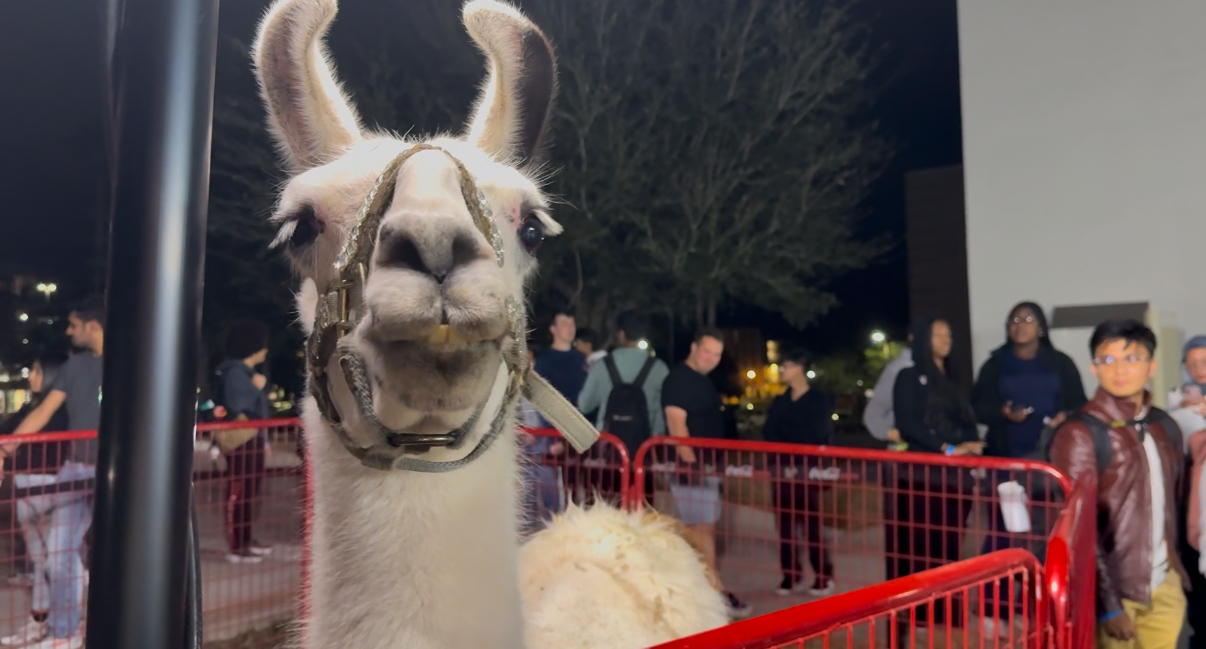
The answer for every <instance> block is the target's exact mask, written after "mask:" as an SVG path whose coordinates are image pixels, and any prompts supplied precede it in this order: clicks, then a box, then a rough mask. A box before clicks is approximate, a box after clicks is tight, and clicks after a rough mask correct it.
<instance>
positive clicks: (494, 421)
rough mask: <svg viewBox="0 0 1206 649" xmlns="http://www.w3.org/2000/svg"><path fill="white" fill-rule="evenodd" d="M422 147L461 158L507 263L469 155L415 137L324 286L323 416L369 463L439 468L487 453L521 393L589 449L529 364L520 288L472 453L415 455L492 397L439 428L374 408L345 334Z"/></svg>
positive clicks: (467, 190) (314, 344) (478, 221)
mask: <svg viewBox="0 0 1206 649" xmlns="http://www.w3.org/2000/svg"><path fill="white" fill-rule="evenodd" d="M420 151H439V152H441V153H443V154H444V155H446V156H448V158H449V159H450V160H451V161H452V163H453V164H454V165H455V166H456V168H457V172H458V175H459V180H460V188H461V195H462V197H463V199H464V201H465V205H466V207H468V209H469V213H470V215H471V216H472V218H473V222H474V225H475V226H476V227H477V228H478V230H479V231H480V232H481V233H482V235H483V236H485V238H486V241H488V242H489V243H490V247H491V248H492V249H493V250H494V256H495V259H496V261H497V262H498V265H499V267H502V266H503V264H504V256H503V240H502V236H501V235H500V233H499V230H498V224H497V223H496V222H495V221H494V214H493V212H492V211H491V209H490V204H489V203H488V202H487V200H486V196H485V194H484V193H483V192H482V191H481V189H480V188H479V187H478V186H477V183H476V182H475V181H474V179H473V175H472V174H470V173H469V170H468V169H466V168H465V165H464V163H462V162H461V161H460V160H458V159H457V158H456V157H455V156H453V155H452V154H451V153H449V152H448V151H447V150H445V149H442V148H440V147H437V146H433V145H430V144H416V145H414V146H412V147H411V148H409V149H407V150H406V151H404V152H403V153H401V154H399V155H398V156H397V157H395V158H394V159H393V160H391V161H390V163H389V164H388V165H386V167H385V169H384V170H383V171H382V173H381V175H380V176H378V178H377V181H376V182H375V183H374V184H373V188H372V189H371V190H370V191H369V194H368V196H367V197H366V198H365V201H364V205H363V206H362V207H361V209H360V212H359V214H358V215H357V218H356V224H355V225H354V226H353V228H352V231H351V232H350V233H349V234H348V236H347V239H346V240H345V241H344V243H343V247H342V248H341V249H340V252H339V256H338V257H337V258H336V261H335V272H336V279H335V280H334V281H333V282H332V283H331V285H330V286H328V287H326V290H325V291H324V292H323V293H322V295H321V296H320V298H319V302H318V308H317V309H316V313H315V322H314V329H313V331H312V333H311V334H310V337H309V338H308V339H307V340H306V363H307V367H308V371H309V375H310V381H309V392H310V394H311V396H313V397H314V400H315V402H316V404H317V405H318V410H319V413H320V415H321V416H322V420H323V423H325V424H326V425H327V426H328V427H330V428H331V430H332V431H334V432H335V435H336V437H337V438H338V439H339V441H340V443H341V444H343V446H344V448H345V449H347V451H348V452H349V453H351V454H352V455H353V456H354V457H356V458H357V459H359V460H360V462H361V464H363V465H364V466H366V467H369V468H372V469H379V470H390V469H397V470H404V471H419V472H425V473H441V472H446V471H451V470H454V469H457V468H460V467H462V466H465V465H466V464H468V463H470V462H472V461H473V460H475V459H477V458H478V457H480V456H481V455H482V454H483V453H485V452H486V451H487V450H488V449H489V448H490V446H491V445H492V444H493V443H494V441H495V440H496V439H497V438H498V437H499V435H500V434H501V433H502V431H503V430H504V429H505V428H506V426H507V423H508V421H509V420H510V419H511V415H512V414H513V413H514V410H515V404H516V401H517V400H518V398H519V396H520V394H521V393H522V394H524V395H525V396H527V397H528V399H529V400H530V401H531V402H532V404H533V406H535V407H536V408H537V410H539V411H540V412H541V413H542V414H544V415H545V417H546V418H547V419H549V421H551V422H552V423H553V424H554V425H556V426H557V427H558V428H560V429H561V430H562V431H563V433H564V434H565V435H566V438H567V440H568V441H569V442H570V444H571V445H573V446H574V448H575V449H576V450H578V451H579V452H583V451H585V450H586V449H587V448H589V447H590V446H591V444H593V443H594V441H595V440H596V439H597V438H598V435H599V434H598V432H597V431H596V430H595V429H594V427H593V426H591V425H590V422H588V421H586V419H585V418H584V417H583V416H582V415H581V414H580V413H578V411H577V409H575V408H573V406H571V405H570V404H569V403H568V402H567V401H565V398H564V397H562V396H561V395H560V393H558V392H557V391H556V390H555V389H553V388H552V387H551V386H550V385H549V384H548V383H547V382H546V381H544V380H543V379H541V378H540V377H539V376H537V375H536V374H534V373H532V372H531V368H530V367H529V366H528V364H527V355H526V340H525V337H524V336H523V330H524V323H525V313H524V311H523V309H522V308H521V306H520V304H521V302H520V300H519V298H518V297H517V296H508V297H507V300H506V310H507V334H506V335H505V336H504V337H503V342H502V350H501V351H502V356H503V362H504V364H505V367H506V372H507V386H506V391H505V392H504V394H503V397H502V401H501V403H499V405H498V410H497V411H496V412H495V413H494V414H493V417H492V418H491V422H490V427H489V429H488V430H487V431H486V433H485V434H484V435H483V436H482V438H481V440H480V441H478V443H477V445H476V446H475V447H474V448H473V450H472V451H470V452H469V454H468V455H466V456H465V457H463V458H461V459H459V460H453V461H447V462H436V461H431V460H423V459H420V458H417V457H414V456H415V455H418V454H422V453H425V452H427V451H429V450H430V449H432V448H434V447H444V448H449V449H457V448H460V447H461V446H462V445H463V444H464V443H465V441H466V439H467V438H468V436H469V435H470V434H471V433H472V432H473V429H474V428H475V427H476V426H477V425H478V423H479V422H480V421H481V418H482V417H483V416H484V415H485V409H486V406H487V405H488V402H489V400H490V399H489V397H487V398H486V399H485V400H484V401H483V402H482V403H480V404H478V406H477V407H476V409H475V410H474V412H473V414H472V416H470V417H469V420H468V421H466V422H465V423H464V424H463V425H461V426H460V427H459V428H457V429H456V430H452V431H449V432H447V433H441V434H417V433H410V432H406V431H396V430H392V429H390V428H388V427H387V426H385V425H384V424H382V423H381V421H380V420H379V419H378V418H377V417H376V415H374V414H373V391H372V382H371V381H370V380H369V377H368V372H367V370H366V368H365V364H364V359H363V358H361V357H360V355H359V353H358V352H357V351H356V350H355V349H354V348H353V347H352V346H351V345H348V344H344V343H342V341H343V339H344V337H345V336H346V335H347V333H348V332H350V331H352V330H353V329H354V328H355V327H356V324H357V323H358V322H359V320H360V318H361V317H363V306H362V305H361V300H362V296H363V292H364V287H365V284H366V283H367V281H368V276H369V272H370V268H371V263H370V262H371V260H372V256H373V250H374V248H375V247H376V242H377V231H378V229H379V228H380V225H381V218H382V216H383V214H384V212H385V209H386V207H387V206H388V205H389V203H390V199H391V198H392V196H393V190H394V185H395V182H396V180H397V177H398V171H399V169H401V167H402V165H403V164H405V163H406V161H407V160H409V159H410V158H411V157H412V156H414V155H415V154H416V153H418V152H420ZM336 354H338V357H337V358H338V364H339V367H340V370H341V371H340V372H339V373H338V374H334V373H333V372H331V371H330V368H331V360H332V358H336ZM333 379H342V380H343V381H344V382H345V384H346V386H347V388H348V390H349V391H350V392H351V394H352V397H353V401H354V403H355V406H356V409H357V411H358V414H359V416H360V421H361V422H362V423H363V426H361V427H360V428H361V430H358V432H359V433H361V434H362V435H367V436H368V438H369V445H368V446H363V445H361V444H360V443H358V442H357V441H356V440H354V439H353V438H352V436H351V435H350V434H349V432H348V430H347V428H346V427H345V422H344V418H343V417H341V416H340V413H339V410H338V408H337V407H336V405H335V401H334V399H333V398H332V397H331V381H332V380H333Z"/></svg>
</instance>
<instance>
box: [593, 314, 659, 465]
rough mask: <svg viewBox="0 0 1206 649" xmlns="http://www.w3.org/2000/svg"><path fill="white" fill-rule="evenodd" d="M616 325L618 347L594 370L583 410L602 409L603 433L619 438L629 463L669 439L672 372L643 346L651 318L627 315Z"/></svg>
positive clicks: (601, 423)
mask: <svg viewBox="0 0 1206 649" xmlns="http://www.w3.org/2000/svg"><path fill="white" fill-rule="evenodd" d="M616 325H617V329H618V331H617V332H616V341H617V343H618V347H617V349H615V350H614V351H612V352H610V353H609V354H607V355H606V356H604V357H603V358H602V359H600V360H599V362H596V363H595V364H594V365H593V366H592V367H591V368H590V374H589V375H588V376H587V377H586V383H585V384H584V385H583V386H582V392H581V393H579V395H578V410H580V411H582V412H591V411H593V410H595V409H596V408H597V409H598V411H599V415H598V418H597V419H596V426H597V427H598V429H599V430H601V431H605V432H608V433H611V434H612V435H615V436H616V437H618V438H620V441H622V442H623V443H624V447H625V448H626V449H628V455H629V457H630V458H635V457H636V452H637V449H638V448H640V446H641V444H643V443H644V442H645V440H647V439H649V438H650V437H652V436H654V435H664V434H665V433H666V420H665V418H664V417H663V416H662V382H663V381H665V380H666V376H667V375H668V374H669V373H670V370H669V369H668V368H667V367H666V364H665V363H664V362H662V361H661V360H660V359H657V358H654V356H653V354H651V353H650V352H649V351H648V350H647V349H644V348H642V347H641V345H640V343H641V342H642V341H644V340H645V339H646V337H647V336H648V335H649V318H648V316H646V315H645V314H643V313H640V312H638V311H625V312H624V313H621V314H620V317H619V318H618V319H617V320H616ZM647 346H648V344H647V343H646V347H647Z"/></svg>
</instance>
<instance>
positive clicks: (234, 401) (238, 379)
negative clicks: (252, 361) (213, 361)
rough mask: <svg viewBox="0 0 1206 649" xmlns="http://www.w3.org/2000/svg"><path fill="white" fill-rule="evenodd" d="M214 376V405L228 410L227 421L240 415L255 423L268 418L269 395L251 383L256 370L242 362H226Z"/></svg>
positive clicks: (223, 362) (219, 366)
mask: <svg viewBox="0 0 1206 649" xmlns="http://www.w3.org/2000/svg"><path fill="white" fill-rule="evenodd" d="M214 374H215V376H214V379H215V380H214V403H216V404H218V405H220V406H223V407H225V408H226V413H227V414H226V417H225V419H228V420H229V419H235V418H236V417H238V416H239V415H246V416H247V418H248V419H250V420H253V421H254V420H259V419H267V418H268V395H267V394H265V393H264V391H263V390H261V389H259V388H257V387H255V384H254V383H252V382H251V379H252V377H254V376H255V370H254V369H252V368H250V367H247V364H246V363H244V362H243V361H240V360H226V361H222V363H221V364H219V365H218V369H217V370H216V371H215V373H214Z"/></svg>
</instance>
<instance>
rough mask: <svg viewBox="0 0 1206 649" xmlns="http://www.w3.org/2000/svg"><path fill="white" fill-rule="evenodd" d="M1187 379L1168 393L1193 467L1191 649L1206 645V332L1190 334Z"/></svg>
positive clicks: (1188, 547)
mask: <svg viewBox="0 0 1206 649" xmlns="http://www.w3.org/2000/svg"><path fill="white" fill-rule="evenodd" d="M1181 370H1182V371H1181V376H1182V379H1183V382H1182V384H1181V385H1179V386H1177V387H1176V388H1174V389H1173V390H1171V391H1170V393H1169V395H1168V410H1169V413H1168V414H1169V415H1170V416H1171V417H1172V418H1173V420H1174V421H1176V422H1177V426H1178V427H1180V429H1181V432H1182V433H1183V435H1184V437H1185V448H1186V451H1187V452H1188V453H1189V457H1190V460H1191V462H1190V471H1189V474H1188V476H1187V484H1186V485H1185V491H1187V492H1188V495H1187V496H1188V497H1187V498H1186V501H1187V502H1186V503H1185V510H1186V521H1185V533H1184V534H1182V535H1181V536H1183V537H1184V539H1183V542H1182V543H1181V558H1182V563H1183V564H1184V565H1185V569H1186V570H1187V571H1188V572H1189V585H1190V588H1189V597H1188V604H1187V605H1188V610H1189V616H1188V617H1189V624H1190V626H1191V627H1193V636H1192V637H1191V638H1190V643H1189V646H1190V649H1203V648H1206V543H1203V541H1206V471H1204V470H1203V467H1206V397H1204V396H1203V395H1204V394H1206V336H1194V337H1192V338H1190V339H1189V340H1188V341H1187V342H1186V343H1185V346H1184V347H1183V348H1182V349H1181Z"/></svg>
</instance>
